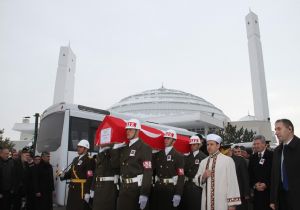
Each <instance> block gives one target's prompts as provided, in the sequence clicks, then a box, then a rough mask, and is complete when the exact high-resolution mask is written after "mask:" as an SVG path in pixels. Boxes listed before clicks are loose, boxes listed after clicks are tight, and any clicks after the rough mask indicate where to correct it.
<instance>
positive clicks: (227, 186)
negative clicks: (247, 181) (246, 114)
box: [195, 134, 241, 210]
mask: <svg viewBox="0 0 300 210" xmlns="http://www.w3.org/2000/svg"><path fill="white" fill-rule="evenodd" d="M221 142H222V138H221V137H220V136H218V135H216V134H209V135H207V150H208V153H209V156H208V157H207V158H205V159H204V160H202V161H201V163H200V167H199V170H198V172H197V175H196V177H195V179H196V181H197V184H198V185H199V186H201V187H202V188H203V192H202V206H201V210H235V207H236V206H237V205H240V204H241V199H240V192H239V186H238V181H237V176H236V171H235V165H234V162H233V160H232V158H231V157H228V156H225V155H223V154H222V153H220V151H219V149H220V144H221Z"/></svg>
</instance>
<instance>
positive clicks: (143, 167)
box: [0, 119, 300, 210]
mask: <svg viewBox="0 0 300 210" xmlns="http://www.w3.org/2000/svg"><path fill="white" fill-rule="evenodd" d="M123 128H124V127H123ZM125 129H126V138H127V142H123V143H109V144H105V145H100V149H99V151H98V153H97V154H96V155H94V157H90V154H89V152H90V151H89V150H90V143H89V141H87V140H85V139H82V140H80V141H79V143H78V144H77V154H78V155H77V157H75V158H74V159H73V161H72V162H71V164H70V165H69V166H68V167H67V168H66V169H65V170H59V171H56V172H53V167H52V165H51V164H50V158H51V157H50V153H49V152H48V151H44V152H42V153H41V155H40V156H38V155H36V156H34V155H33V151H32V150H30V148H24V149H23V150H21V151H19V152H17V151H16V150H14V149H9V148H5V147H4V148H1V150H0V157H1V158H0V209H1V210H20V209H26V210H50V209H51V210H52V209H53V208H54V207H53V196H55V193H54V192H55V185H54V179H60V180H61V182H65V181H66V182H67V186H68V187H67V191H68V192H67V195H68V196H67V201H66V209H67V210H90V209H92V210H139V209H142V210H144V209H146V210H250V209H251V210H270V209H273V210H275V209H279V210H299V209H300V205H299V204H298V201H297V200H298V199H299V195H300V182H299V177H300V167H299V166H298V165H299V163H300V139H299V138H298V137H297V136H295V135H294V126H293V124H292V122H291V121H290V120H288V119H279V120H277V121H276V122H275V134H276V136H277V138H278V139H279V141H280V144H279V146H277V147H276V148H275V149H271V148H270V147H268V144H267V141H266V139H265V137H264V136H262V135H257V136H255V137H254V139H253V146H252V148H251V150H249V149H246V148H245V147H243V146H232V145H224V144H222V138H221V137H220V136H219V135H217V134H208V135H207V136H206V138H203V136H201V135H195V136H191V137H190V139H189V147H190V152H189V153H188V154H182V153H180V152H178V151H176V149H175V147H174V144H175V143H176V141H177V140H178V138H177V133H176V132H175V131H174V130H166V131H164V136H163V137H164V142H163V143H164V149H162V150H155V149H153V148H151V147H150V146H149V145H148V144H146V143H145V142H144V141H143V140H142V139H141V138H140V133H141V129H142V128H141V124H140V122H139V120H137V119H131V120H129V121H127V122H126V127H125Z"/></svg>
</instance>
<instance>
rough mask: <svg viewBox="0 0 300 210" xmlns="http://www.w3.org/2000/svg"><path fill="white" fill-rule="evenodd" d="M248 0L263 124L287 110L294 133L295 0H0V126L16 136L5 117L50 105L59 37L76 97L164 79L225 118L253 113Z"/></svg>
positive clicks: (97, 100) (299, 119)
mask: <svg viewBox="0 0 300 210" xmlns="http://www.w3.org/2000/svg"><path fill="white" fill-rule="evenodd" d="M249 8H251V10H252V11H253V12H255V13H256V14H257V15H258V18H259V24H260V32H261V41H262V48H263V56H264V64H265V73H266V82H267V90H268V101H269V109H270V117H271V121H272V124H273V123H274V121H275V120H276V119H278V118H289V119H290V120H292V122H293V123H294V125H295V133H296V134H297V135H300V109H299V104H300V97H299V90H300V82H299V78H300V71H299V68H300V59H299V55H300V53H299V52H300V39H299V37H300V27H299V25H300V13H299V11H300V1H299V0H284V1H283V0H275V1H274V0H264V1H261V0H245V1H241V0H226V1H223V0H211V1H203V0H185V1H182V0H151V1H149V0H115V1H103V0H95V1H93V0H91V1H79V0H52V1H43V0H26V1H17V0H0V82H1V83H0V84H1V87H0V97H1V98H0V129H2V128H4V129H5V134H4V136H6V137H10V138H12V139H18V138H19V133H18V132H16V131H13V130H12V127H13V125H14V123H16V122H21V120H22V118H23V117H24V116H32V115H33V114H34V113H42V112H43V111H44V110H45V109H46V108H47V107H49V106H50V105H52V101H53V93H54V85H55V76H56V71H57V66H58V55H59V49H60V47H61V46H67V45H68V43H69V42H70V44H71V48H72V50H73V52H74V53H75V54H76V57H77V64H76V75H75V77H76V79H75V95H74V102H75V103H76V104H82V105H86V106H91V107H95V108H101V109H107V108H109V107H110V106H111V105H113V104H115V103H117V102H118V101H120V100H121V99H122V98H124V97H126V96H129V95H132V94H136V93H139V92H142V91H145V90H149V89H157V88H159V87H161V86H162V84H164V86H165V87H166V88H170V89H178V90H182V91H185V92H188V93H192V94H194V95H197V96H200V97H202V98H204V99H205V100H207V101H209V102H211V103H213V104H214V105H215V106H216V107H218V108H220V109H222V110H223V112H224V113H225V114H226V115H227V116H229V117H230V119H231V120H238V119H239V118H241V117H243V116H245V115H247V114H248V113H250V114H252V115H253V114H254V113H253V112H254V111H253V100H252V89H251V77H250V65H249V57H248V47H247V35H246V26H245V16H246V15H247V14H248V12H249ZM31 121H32V122H33V121H34V120H33V117H32V119H31Z"/></svg>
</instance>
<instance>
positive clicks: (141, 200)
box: [139, 195, 148, 209]
mask: <svg viewBox="0 0 300 210" xmlns="http://www.w3.org/2000/svg"><path fill="white" fill-rule="evenodd" d="M147 201H148V197H147V196H144V195H140V198H139V204H140V209H144V208H145V207H146V205H147Z"/></svg>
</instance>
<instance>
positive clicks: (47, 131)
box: [37, 112, 65, 152]
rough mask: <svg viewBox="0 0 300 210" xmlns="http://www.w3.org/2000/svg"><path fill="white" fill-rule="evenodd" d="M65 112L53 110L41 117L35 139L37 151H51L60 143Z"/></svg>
mask: <svg viewBox="0 0 300 210" xmlns="http://www.w3.org/2000/svg"><path fill="white" fill-rule="evenodd" d="M64 117H65V112H55V113H53V114H50V115H48V116H47V117H45V118H43V119H42V121H41V124H40V128H39V134H38V139H37V151H38V152H43V151H48V152H53V151H56V150H57V149H58V148H59V147H60V145H61V137H62V131H63V124H64Z"/></svg>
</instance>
